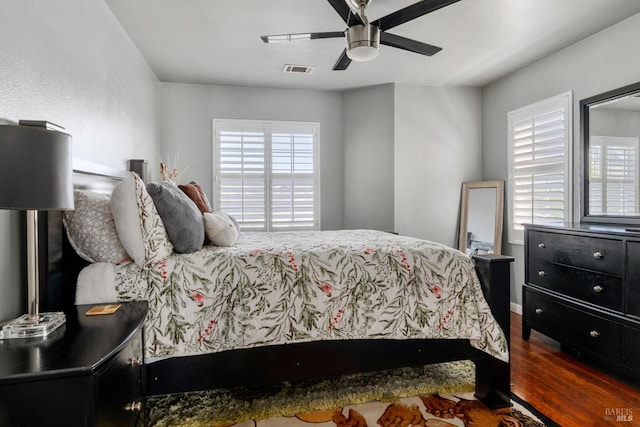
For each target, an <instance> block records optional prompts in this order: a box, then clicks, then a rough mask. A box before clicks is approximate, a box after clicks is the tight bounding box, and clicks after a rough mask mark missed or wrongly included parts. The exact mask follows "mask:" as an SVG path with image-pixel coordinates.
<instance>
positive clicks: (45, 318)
mask: <svg viewBox="0 0 640 427" xmlns="http://www.w3.org/2000/svg"><path fill="white" fill-rule="evenodd" d="M65 321H66V317H65V315H64V313H63V312H61V311H58V312H53V313H40V315H39V316H38V318H37V319H35V320H34V319H32V318H31V317H30V316H29V315H28V314H23V315H22V316H20V317H18V318H17V319H15V320H12V321H11V322H9V323H7V324H6V325H4V326H3V327H2V330H0V339H9V338H33V337H46V336H47V335H49V334H50V333H51V332H53V331H55V330H56V329H58V328H59V327H60V326H62V325H64V323H65Z"/></svg>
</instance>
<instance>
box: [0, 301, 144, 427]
mask: <svg viewBox="0 0 640 427" xmlns="http://www.w3.org/2000/svg"><path fill="white" fill-rule="evenodd" d="M91 307H92V306H91V305H85V306H77V307H76V309H75V311H74V312H72V313H67V322H66V324H65V325H64V326H62V327H61V328H59V329H57V330H56V331H54V332H53V333H52V334H51V335H49V336H48V337H47V338H46V339H42V338H37V339H36V338H24V339H11V340H0V425H2V426H5V425H6V426H36V425H42V426H45V425H56V426H135V425H140V426H143V425H144V413H145V408H144V399H145V389H146V381H145V367H144V358H143V357H144V353H143V351H144V331H143V328H144V319H145V317H146V313H147V302H146V301H136V302H129V303H122V306H121V307H120V309H119V310H118V311H116V312H115V313H114V314H110V315H99V316H87V315H86V314H85V313H86V312H87V310H88V309H89V308H91Z"/></svg>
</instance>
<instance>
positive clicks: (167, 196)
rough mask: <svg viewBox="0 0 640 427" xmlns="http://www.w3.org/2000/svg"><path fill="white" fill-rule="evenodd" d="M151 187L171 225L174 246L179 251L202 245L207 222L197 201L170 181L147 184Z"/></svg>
mask: <svg viewBox="0 0 640 427" xmlns="http://www.w3.org/2000/svg"><path fill="white" fill-rule="evenodd" d="M147 191H148V192H149V195H150V196H151V198H152V199H153V203H154V204H155V205H156V209H157V210H158V213H159V214H160V217H161V218H162V222H163V223H164V226H165V227H166V229H167V234H168V235H169V240H170V241H171V243H172V244H173V249H174V250H175V251H176V252H178V253H189V252H196V251H199V250H200V249H202V245H203V243H204V224H203V222H202V214H201V213H200V211H199V210H198V207H197V206H196V204H195V203H194V202H193V201H192V200H191V199H190V198H189V197H188V196H187V195H186V194H185V193H183V192H182V191H181V190H180V189H179V188H178V187H176V186H175V185H174V184H171V183H169V182H165V181H162V182H152V183H150V184H148V185H147Z"/></svg>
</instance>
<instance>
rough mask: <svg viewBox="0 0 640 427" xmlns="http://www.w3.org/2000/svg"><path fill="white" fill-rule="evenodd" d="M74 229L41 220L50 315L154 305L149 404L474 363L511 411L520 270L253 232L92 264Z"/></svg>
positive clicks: (480, 379)
mask: <svg viewBox="0 0 640 427" xmlns="http://www.w3.org/2000/svg"><path fill="white" fill-rule="evenodd" d="M75 169H76V170H75V171H74V180H75V186H76V189H78V190H83V191H87V190H89V191H91V192H94V191H97V192H101V193H105V194H109V192H110V191H111V190H112V189H113V188H114V187H115V186H117V185H119V184H121V183H122V182H124V181H127V180H129V176H128V174H127V173H126V172H120V171H116V170H112V169H110V168H104V167H98V165H93V164H87V163H82V164H81V166H77V167H75ZM136 178H137V177H136ZM138 179H139V178H138ZM138 185H139V183H138ZM114 196H115V192H114ZM43 215H44V214H43ZM114 215H115V213H114ZM143 216H144V215H143ZM147 220H148V218H147ZM62 222H63V221H62V220H61V217H60V216H57V215H55V214H53V213H50V214H49V216H48V218H47V221H40V223H41V224H44V225H43V227H46V230H41V232H42V233H46V234H47V235H48V239H47V241H48V245H46V247H45V248H44V249H43V252H45V253H43V254H41V259H42V260H43V261H42V262H43V265H42V268H43V271H46V272H47V273H46V274H45V275H46V277H43V279H44V280H42V283H43V285H42V286H43V288H44V289H42V290H41V294H42V295H46V296H47V298H43V299H44V300H45V301H46V303H45V302H44V301H43V305H44V306H45V307H46V308H47V309H52V310H53V309H56V310H57V309H61V310H65V311H67V310H69V309H70V308H71V307H72V306H73V304H74V303H76V302H78V303H87V302H89V303H98V302H112V301H114V300H118V301H127V300H135V299H145V300H148V301H149V302H150V311H149V315H148V317H147V321H146V324H145V348H146V350H145V353H146V354H145V360H146V362H147V365H146V369H147V375H146V378H147V394H148V395H160V394H171V393H179V392H186V391H195V390H206V389H215V388H222V387H232V386H237V385H251V384H259V383H269V382H283V381H295V380H305V379H311V378H321V377H327V376H333V375H342V374H348V373H355V372H365V371H375V370H382V369H390V368H396V367H403V366H418V365H424V364H431V363H440V362H445V361H455V360H472V361H473V362H474V363H475V365H476V396H477V397H478V399H479V400H481V401H483V402H484V403H485V404H486V405H487V406H489V407H492V408H498V407H505V406H509V405H510V403H509V402H510V400H509V380H510V377H509V363H508V342H509V340H508V337H509V276H510V274H509V269H510V262H511V261H512V258H510V257H504V256H500V255H483V256H474V257H473V258H474V259H473V261H472V260H471V259H470V258H468V257H467V256H466V255H464V254H462V253H460V252H458V251H457V250H454V249H450V248H447V247H445V246H443V245H439V244H435V243H432V242H427V241H424V240H420V239H414V238H410V237H406V236H398V235H395V234H393V233H386V232H380V231H374V230H332V231H322V232H317V231H313V232H278V233H257V232H246V233H240V237H239V238H238V240H237V242H235V243H234V244H233V245H232V246H229V247H220V246H215V245H205V246H204V247H203V248H202V249H201V250H198V251H195V252H192V253H172V252H171V250H167V248H166V247H163V244H162V242H161V243H158V242H159V240H158V237H157V235H154V236H155V237H154V236H152V238H150V239H149V245H150V248H151V249H153V250H149V248H147V256H149V254H151V255H150V257H151V259H150V260H147V261H149V262H147V263H145V261H142V262H138V259H137V258H134V260H133V261H126V262H119V263H114V262H102V261H98V262H91V263H90V262H87V261H86V258H87V256H84V258H85V259H83V257H81V256H79V255H86V254H84V253H82V251H80V250H79V248H78V245H77V243H74V240H75V239H74V238H73V237H72V238H71V239H69V238H68V237H69V235H70V234H69V233H68V232H67V231H68V229H67V230H65V228H64V226H63V225H62ZM65 224H66V222H65ZM67 225H68V224H67ZM94 234H95V233H94ZM151 234H153V233H151ZM163 251H164V252H163ZM215 277H217V278H218V279H217V280H213V281H212V280H211V278H215ZM220 278H223V279H220Z"/></svg>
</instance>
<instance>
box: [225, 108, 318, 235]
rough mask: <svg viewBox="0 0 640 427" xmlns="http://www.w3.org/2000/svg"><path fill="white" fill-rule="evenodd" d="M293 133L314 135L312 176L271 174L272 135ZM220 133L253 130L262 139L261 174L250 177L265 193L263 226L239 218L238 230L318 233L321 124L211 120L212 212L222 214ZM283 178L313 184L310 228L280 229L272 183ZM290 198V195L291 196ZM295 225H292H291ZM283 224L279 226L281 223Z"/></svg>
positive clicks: (301, 226) (305, 174)
mask: <svg viewBox="0 0 640 427" xmlns="http://www.w3.org/2000/svg"><path fill="white" fill-rule="evenodd" d="M283 128H284V129H289V130H290V131H292V132H293V131H294V129H296V128H297V129H300V128H308V129H311V132H312V133H313V172H312V173H295V172H285V173H277V172H274V171H273V170H272V155H271V154H272V148H273V138H272V137H273V134H274V133H275V132H276V131H277V129H283ZM222 129H227V130H228V129H236V130H237V131H242V130H243V129H256V130H258V131H259V132H262V134H263V135H264V174H260V173H258V174H252V175H251V176H250V178H251V179H261V180H263V181H262V185H263V189H264V224H263V225H264V226H258V225H256V224H253V225H251V224H247V223H243V220H242V215H239V216H238V217H237V218H236V219H237V220H238V223H239V225H240V228H241V229H242V230H245V231H293V230H319V229H320V167H319V165H320V163H319V159H320V124H319V123H317V122H293V121H265V120H244V119H213V170H214V173H213V178H214V183H213V184H214V185H213V188H214V192H215V194H214V197H213V208H214V209H221V210H224V209H225V207H224V206H223V205H222V203H221V197H220V195H221V186H222V182H223V178H224V177H223V175H222V174H221V170H220V132H221V130H222ZM227 176H228V177H235V178H246V177H249V175H243V174H242V173H233V174H227ZM278 178H280V179H282V178H285V179H287V180H288V179H292V180H294V181H295V179H296V178H302V179H305V180H309V179H312V181H313V184H312V185H313V207H312V209H313V214H312V215H313V219H312V223H311V224H306V225H298V226H296V225H292V224H289V225H280V226H278V221H277V219H276V218H275V217H277V215H274V198H275V197H276V196H275V194H274V193H275V192H274V191H273V188H274V181H277V179H278ZM291 194H292V196H293V193H291ZM229 213H230V214H232V215H233V212H229ZM294 222H295V221H294ZM280 224H282V223H280Z"/></svg>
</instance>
